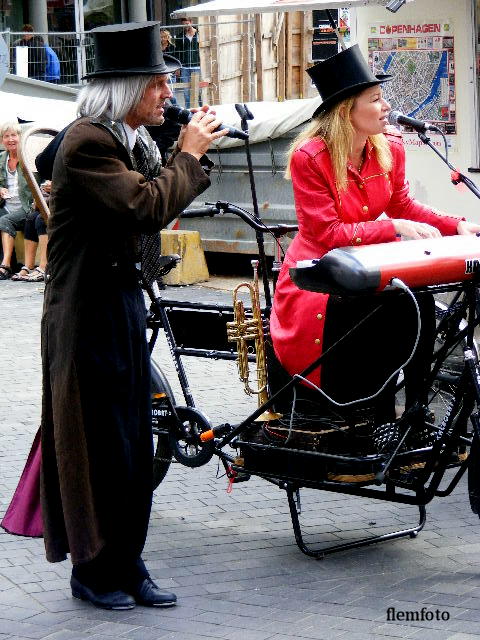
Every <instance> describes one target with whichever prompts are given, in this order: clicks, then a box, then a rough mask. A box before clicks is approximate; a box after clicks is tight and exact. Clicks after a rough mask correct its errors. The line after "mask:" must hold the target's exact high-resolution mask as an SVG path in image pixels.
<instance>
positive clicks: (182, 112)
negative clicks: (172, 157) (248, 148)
mask: <svg viewBox="0 0 480 640" xmlns="http://www.w3.org/2000/svg"><path fill="white" fill-rule="evenodd" d="M163 116H164V117H165V118H167V119H168V120H173V121H174V122H178V123H179V124H188V123H189V122H190V120H191V119H192V116H193V113H192V112H191V111H189V110H188V109H182V108H181V107H176V106H175V105H169V106H168V107H165V111H164V113H163ZM224 129H228V133H227V136H228V137H229V138H239V139H240V140H246V139H247V138H248V133H245V131H240V129H235V127H231V126H230V125H228V124H221V125H220V126H219V127H217V128H216V129H215V131H223V130H224Z"/></svg>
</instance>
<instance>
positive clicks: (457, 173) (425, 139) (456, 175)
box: [418, 129, 480, 198]
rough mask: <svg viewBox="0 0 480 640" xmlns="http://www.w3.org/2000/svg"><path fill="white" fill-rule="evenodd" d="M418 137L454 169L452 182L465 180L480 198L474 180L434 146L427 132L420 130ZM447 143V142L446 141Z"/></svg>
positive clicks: (457, 182)
mask: <svg viewBox="0 0 480 640" xmlns="http://www.w3.org/2000/svg"><path fill="white" fill-rule="evenodd" d="M438 131H440V129H438ZM440 133H441V132H440ZM418 137H419V138H420V140H421V141H422V142H423V144H426V145H427V146H428V147H430V149H433V151H435V153H436V154H437V156H438V157H439V158H441V159H442V160H443V162H445V164H446V165H447V167H448V168H449V169H450V170H451V171H452V183H453V184H454V185H457V184H459V183H460V182H463V184H464V185H466V186H467V187H468V188H469V189H470V191H471V192H472V193H474V194H475V195H476V196H477V198H480V189H479V188H478V187H477V185H476V184H475V183H474V182H472V180H470V178H469V177H468V176H465V175H463V173H461V172H460V171H458V169H456V168H455V167H454V166H453V165H452V164H451V163H450V162H449V161H448V158H447V157H446V156H444V155H443V154H442V153H440V151H439V150H438V149H436V148H435V147H434V146H433V144H432V143H431V142H430V138H429V137H428V136H427V135H426V133H425V132H422V131H419V132H418ZM445 144H447V143H446V142H445Z"/></svg>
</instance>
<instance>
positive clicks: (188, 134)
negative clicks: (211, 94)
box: [177, 105, 228, 160]
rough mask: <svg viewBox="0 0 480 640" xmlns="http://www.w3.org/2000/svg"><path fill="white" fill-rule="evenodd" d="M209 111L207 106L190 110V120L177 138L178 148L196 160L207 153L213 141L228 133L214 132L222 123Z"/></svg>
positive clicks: (225, 130)
mask: <svg viewBox="0 0 480 640" xmlns="http://www.w3.org/2000/svg"><path fill="white" fill-rule="evenodd" d="M209 109H210V107H209V106H208V105H204V106H203V107H202V108H201V109H199V110H196V109H192V110H191V111H192V112H193V116H192V119H191V120H190V122H189V123H188V124H187V125H184V126H183V127H182V130H181V132H180V135H179V137H178V143H177V146H178V148H179V149H180V150H181V151H185V152H186V153H190V154H191V155H192V156H195V158H197V160H200V158H201V157H202V156H203V155H204V154H205V153H207V151H208V149H209V147H210V145H211V144H212V142H213V141H214V140H218V138H222V137H223V136H224V135H226V134H227V132H228V129H224V130H223V131H215V129H216V128H217V127H219V126H220V125H221V124H222V123H221V121H220V120H218V119H217V118H216V116H215V112H214V111H209Z"/></svg>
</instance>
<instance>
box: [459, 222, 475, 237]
mask: <svg viewBox="0 0 480 640" xmlns="http://www.w3.org/2000/svg"><path fill="white" fill-rule="evenodd" d="M457 233H458V235H459V236H470V235H475V234H476V233H480V224H475V223H474V222H467V221H466V220H460V221H459V223H458V225H457Z"/></svg>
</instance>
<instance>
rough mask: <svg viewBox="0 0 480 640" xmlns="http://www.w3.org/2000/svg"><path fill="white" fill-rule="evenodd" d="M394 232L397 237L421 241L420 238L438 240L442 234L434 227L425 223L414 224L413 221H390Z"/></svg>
mask: <svg viewBox="0 0 480 640" xmlns="http://www.w3.org/2000/svg"><path fill="white" fill-rule="evenodd" d="M392 223H393V226H394V228H395V231H396V233H397V234H398V235H401V236H403V237H404V238H408V239H410V240H421V239H422V238H440V237H441V236H442V234H441V233H440V231H439V230H438V229H437V228H436V227H432V225H431V224H426V223H425V222H414V221H413V220H403V219H402V218H400V219H394V220H392Z"/></svg>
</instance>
